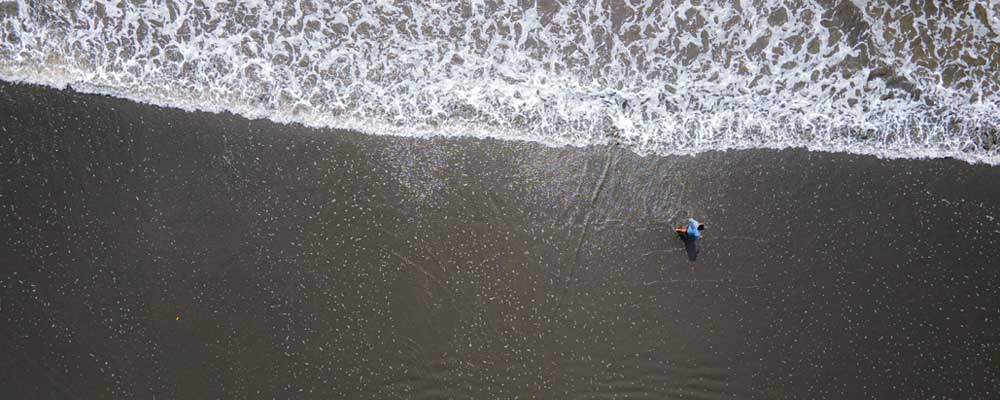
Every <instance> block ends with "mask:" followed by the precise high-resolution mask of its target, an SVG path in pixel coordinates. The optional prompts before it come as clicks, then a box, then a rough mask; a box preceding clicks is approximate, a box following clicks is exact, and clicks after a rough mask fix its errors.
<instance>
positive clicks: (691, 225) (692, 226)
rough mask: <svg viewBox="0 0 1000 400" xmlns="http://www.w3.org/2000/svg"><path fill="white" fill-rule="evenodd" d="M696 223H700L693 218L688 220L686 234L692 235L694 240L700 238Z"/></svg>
mask: <svg viewBox="0 0 1000 400" xmlns="http://www.w3.org/2000/svg"><path fill="white" fill-rule="evenodd" d="M698 225H701V224H700V223H698V221H695V220H694V218H691V219H689V220H688V231H687V235H688V236H690V237H693V238H694V240H698V239H701V231H699V230H698Z"/></svg>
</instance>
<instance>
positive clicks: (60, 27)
mask: <svg viewBox="0 0 1000 400" xmlns="http://www.w3.org/2000/svg"><path fill="white" fill-rule="evenodd" d="M881 3H883V2H866V1H857V0H855V1H832V0H831V1H809V0H796V1H772V0H767V1H761V0H753V1H751V0H739V1H731V0H704V1H692V0H685V1H676V0H675V1H665V2H661V1H628V0H625V1H597V0H591V1H568V2H565V4H563V3H561V2H555V1H538V2H534V1H508V2H493V1H483V0H478V1H477V0H473V1H454V2H441V1H378V2H370V4H366V3H362V2H357V1H333V2H330V1H310V0H277V1H272V0H269V1H262V0H258V1H239V2H232V1H222V0H178V1H163V0H148V1H144V2H130V1H118V0H100V1H82V2H81V1H76V0H74V1H69V0H57V1H46V2H38V1H27V0H18V1H16V2H8V3H0V40H2V41H0V78H3V79H5V80H9V81H18V82H28V83H35V84H45V85H50V86H55V87H72V88H73V89H75V90H78V91H83V92H91V93H102V94H109V95H113V96H119V97H125V98H129V99H133V100H137V101H142V102H148V103H152V104H157V105H161V106H170V107H180V108H184V109H189V110H204V111H213V112H220V111H231V112H235V113H239V114H242V115H245V116H247V117H251V118H269V119H272V120H275V121H278V122H286V123H292V122H294V123H302V124H305V125H309V126H316V127H332V128H345V129H353V130H359V131H362V132H367V133H372V134H391V135H406V136H421V137H425V136H432V135H444V136H474V137H492V138H498V139H507V140H529V141H537V142H541V143H545V144H550V145H575V146H586V145H600V144H607V143H619V144H621V145H623V146H626V147H628V148H630V149H632V150H633V151H635V152H637V153H640V154H660V155H667V154H692V153H697V152H701V151H706V150H726V149H744V148H785V147H805V148H809V149H812V150H822V151H843V152H851V153H860V154H872V155H877V156H881V157H955V158H959V159H962V160H966V161H969V162H985V163H990V164H994V165H996V164H1000V144H998V135H1000V95H998V93H1000V90H998V89H1000V77H998V72H997V71H998V68H997V66H998V65H1000V4H998V3H996V2H990V1H970V2H967V4H963V5H961V6H957V5H956V6H952V5H947V4H945V5H940V4H937V3H938V2H926V3H921V2H917V3H920V4H917V5H919V7H915V8H911V7H910V6H911V4H909V3H907V4H902V5H898V6H888V5H884V4H881ZM915 4H916V3H915Z"/></svg>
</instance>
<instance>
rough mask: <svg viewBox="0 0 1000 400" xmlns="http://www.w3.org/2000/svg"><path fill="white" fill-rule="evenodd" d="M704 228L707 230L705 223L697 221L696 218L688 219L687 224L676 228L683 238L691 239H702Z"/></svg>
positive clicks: (678, 234)
mask: <svg viewBox="0 0 1000 400" xmlns="http://www.w3.org/2000/svg"><path fill="white" fill-rule="evenodd" d="M703 230H705V224H702V223H699V222H698V221H695V220H694V218H690V219H688V224H687V226H682V227H680V228H677V229H674V231H675V232H677V236H680V238H681V239H691V240H698V239H701V231H703Z"/></svg>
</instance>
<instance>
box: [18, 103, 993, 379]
mask: <svg viewBox="0 0 1000 400" xmlns="http://www.w3.org/2000/svg"><path fill="white" fill-rule="evenodd" d="M39 110H45V112H44V113H42V112H39ZM0 115H3V116H5V118H0V132H2V135H0V182H2V183H3V184H2V185H0V354H3V355H4V357H2V358H0V382H5V383H6V382H13V384H4V385H0V398H3V399H36V398H85V399H114V398H153V397H156V398H178V399H189V398H227V399H228V398H278V399H283V398H310V399H330V398H337V399H425V398H463V399H465V398H468V399H512V398H522V399H528V398H537V399H571V398H572V399H605V398H637V399H691V398H697V399H758V398H782V399H858V398H879V399H882V398H888V399H892V398H900V399H925V398H962V399H964V398H974V399H978V398H985V399H989V398H996V397H997V393H998V388H1000V379H998V377H1000V353H998V352H997V351H996V349H997V346H998V343H1000V334H998V332H1000V269H998V268H997V262H996V260H998V259H1000V247H998V246H996V243H1000V206H998V204H1000V202H998V201H997V200H998V199H1000V186H997V185H996V182H1000V169H998V168H995V167H991V166H987V165H969V164H966V163H963V162H959V161H955V160H882V159H877V158H875V157H868V156H855V155H847V154H830V153H822V152H809V151H804V150H800V149H796V150H782V151H774V150H748V151H730V152H707V153H703V154H700V155H698V156H695V157H687V156H671V157H639V156H637V155H635V154H634V153H632V152H629V151H626V150H624V149H621V148H620V146H604V147H591V148H582V149H581V148H549V147H545V146H540V145H537V144H533V143H523V142H510V141H498V140H468V139H464V140H459V139H440V138H438V139H432V140H424V139H412V138H399V137H391V136H372V135H364V134H360V133H351V132H336V131H323V130H313V129H304V128H302V127H295V126H288V125H281V124H275V123H270V122H268V121H248V120H245V119H242V118H240V117H238V116H234V115H231V114H210V113H190V112H184V111H180V110H176V109H161V108H156V107H150V106H146V105H142V104H136V103H134V102H130V101H125V100H121V99H115V98H110V97H106V96H94V95H85V94H80V93H75V92H71V91H63V92H60V91H56V90H52V89H47V88H39V87H36V86H29V85H11V84H0ZM691 214H693V215H694V216H695V217H697V218H698V219H699V220H701V221H702V222H704V223H706V224H707V225H708V229H707V230H706V232H705V235H704V238H703V239H702V240H701V241H700V242H699V243H698V245H697V246H695V247H694V248H689V247H687V246H685V245H684V244H683V243H682V242H681V241H680V240H678V239H677V237H676V235H675V233H674V232H673V227H676V226H680V225H681V224H683V223H684V222H685V221H686V218H687V217H688V215H691ZM956 227H960V228H956ZM692 259H694V261H693V262H692V261H691V260H692Z"/></svg>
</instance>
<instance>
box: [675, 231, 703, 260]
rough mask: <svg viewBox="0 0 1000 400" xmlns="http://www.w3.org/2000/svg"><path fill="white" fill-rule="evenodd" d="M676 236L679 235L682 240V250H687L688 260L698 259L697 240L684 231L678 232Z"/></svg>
mask: <svg viewBox="0 0 1000 400" xmlns="http://www.w3.org/2000/svg"><path fill="white" fill-rule="evenodd" d="M677 236H680V238H681V240H683V241H684V250H687V253H688V260H689V261H698V241H697V240H695V238H693V237H691V236H688V235H687V234H685V233H678V234H677Z"/></svg>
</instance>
